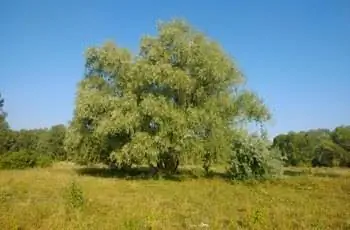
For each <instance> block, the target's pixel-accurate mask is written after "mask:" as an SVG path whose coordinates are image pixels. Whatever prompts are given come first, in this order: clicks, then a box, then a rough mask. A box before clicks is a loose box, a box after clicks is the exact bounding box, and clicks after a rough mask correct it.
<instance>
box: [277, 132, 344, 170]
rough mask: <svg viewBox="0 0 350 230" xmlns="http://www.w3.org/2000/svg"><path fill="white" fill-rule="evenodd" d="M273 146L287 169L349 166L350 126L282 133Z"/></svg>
mask: <svg viewBox="0 0 350 230" xmlns="http://www.w3.org/2000/svg"><path fill="white" fill-rule="evenodd" d="M273 146H274V147H277V148H278V149H280V151H281V153H282V155H283V156H284V157H285V164H286V165H288V166H314V167H315V166H325V167H334V166H341V167H350V126H338V127H336V128H335V129H334V130H329V129H314V130H308V131H301V132H289V133H287V134H281V135H278V136H276V137H275V138H274V140H273Z"/></svg>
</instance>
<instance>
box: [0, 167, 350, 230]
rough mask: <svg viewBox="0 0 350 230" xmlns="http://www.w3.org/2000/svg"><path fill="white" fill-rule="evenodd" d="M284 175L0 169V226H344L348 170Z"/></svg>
mask: <svg viewBox="0 0 350 230" xmlns="http://www.w3.org/2000/svg"><path fill="white" fill-rule="evenodd" d="M189 171H190V172H192V171H191V170H189ZM286 174H287V176H285V178H283V179H279V180H273V181H265V182H244V183H243V182H234V183H229V182H228V181H226V180H225V179H224V178H221V177H220V174H218V175H217V176H214V177H213V178H196V177H195V176H193V175H196V173H187V174H183V175H182V176H177V177H170V178H167V177H164V178H160V179H158V180H154V179H147V177H143V176H139V174H137V175H129V176H127V175H120V174H117V173H114V174H113V173H112V172H107V173H106V171H103V170H102V169H95V170H86V169H84V170H82V169H79V170H77V169H76V167H74V166H72V165H69V164H57V165H54V166H53V167H51V168H47V169H28V170H8V171H0V229H4V230H5V229H45V230H46V229H50V230H51V229H99V230H100V229H167V230H168V229H169V230H171V229H278V230H280V229H332V230H333V229H350V170H345V169H312V170H308V169H298V168H292V169H288V170H287V173H286ZM191 175H192V176H191ZM123 178H124V179H123ZM125 178H127V179H125Z"/></svg>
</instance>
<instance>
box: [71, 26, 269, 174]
mask: <svg viewBox="0 0 350 230" xmlns="http://www.w3.org/2000/svg"><path fill="white" fill-rule="evenodd" d="M85 67H86V76H85V78H84V79H83V80H82V81H81V82H80V84H79V88H78V93H77V98H76V107H75V112H74V118H73V120H72V122H71V124H70V126H69V128H68V130H67V135H66V140H65V146H66V150H67V151H68V152H69V153H70V155H71V156H72V157H73V158H75V159H76V160H79V161H80V162H105V163H111V162H112V163H113V162H114V163H116V164H118V165H119V166H121V167H130V166H131V165H132V164H142V163H148V164H150V165H153V166H157V167H158V168H159V169H164V170H167V171H170V172H174V171H176V169H177V167H178V165H179V164H180V163H181V160H182V159H185V158H188V156H193V157H200V158H201V159H202V161H203V167H204V168H205V169H206V170H209V168H210V166H211V164H212V163H213V162H216V161H218V160H219V159H228V158H229V156H230V155H232V147H233V140H234V135H235V133H236V132H237V130H238V128H237V127H239V124H240V123H245V122H251V121H256V122H264V121H266V120H268V119H269V118H270V114H269V112H268V109H267V108H266V106H265V105H264V104H263V102H262V100H261V99H259V98H258V97H257V96H256V95H255V94H254V93H253V92H251V91H248V90H245V89H244V88H243V83H244V78H243V75H242V74H241V72H240V71H239V69H238V67H237V66H236V64H235V63H234V62H233V60H232V59H231V58H230V57H229V56H228V55H227V54H225V52H224V51H223V49H222V48H221V47H220V46H219V45H218V44H217V43H215V42H214V41H211V40H209V39H208V38H206V37H205V36H204V35H203V34H202V33H200V32H198V31H196V30H195V29H193V28H192V27H190V26H189V25H188V24H186V23H185V22H183V21H181V20H174V21H171V22H168V23H160V24H159V26H158V35H157V36H156V37H149V36H146V37H144V38H142V40H141V45H140V51H139V54H138V55H137V57H132V55H131V53H130V52H129V51H128V50H126V49H122V48H119V47H117V46H116V45H115V44H113V43H111V42H108V43H106V44H104V45H103V46H101V47H93V48H90V49H88V50H87V52H86V65H85Z"/></svg>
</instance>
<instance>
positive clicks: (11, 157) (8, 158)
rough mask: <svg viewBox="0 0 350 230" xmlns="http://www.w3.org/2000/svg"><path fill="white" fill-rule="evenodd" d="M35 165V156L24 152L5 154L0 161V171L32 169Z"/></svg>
mask: <svg viewBox="0 0 350 230" xmlns="http://www.w3.org/2000/svg"><path fill="white" fill-rule="evenodd" d="M35 164H36V159H35V156H34V155H33V154H32V153H31V152H29V151H24V150H21V151H18V152H11V153H7V154H5V155H3V156H2V157H1V159H0V168H2V169H24V168H32V167H34V166H35Z"/></svg>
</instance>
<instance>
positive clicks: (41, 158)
mask: <svg viewBox="0 0 350 230" xmlns="http://www.w3.org/2000/svg"><path fill="white" fill-rule="evenodd" d="M52 161H53V160H52V157H51V156H48V155H43V154H41V155H38V156H37V157H36V166H37V167H41V168H45V167H49V166H51V165H52Z"/></svg>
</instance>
